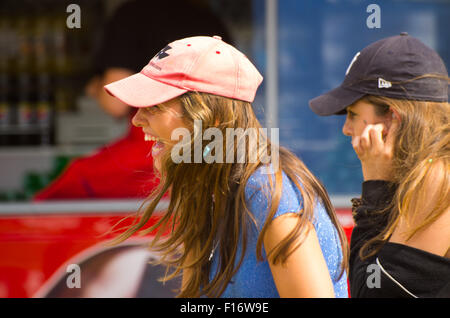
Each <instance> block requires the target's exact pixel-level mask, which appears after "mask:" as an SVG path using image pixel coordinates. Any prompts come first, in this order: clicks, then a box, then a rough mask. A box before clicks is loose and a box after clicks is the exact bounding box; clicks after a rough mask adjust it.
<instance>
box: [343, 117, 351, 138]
mask: <svg viewBox="0 0 450 318" xmlns="http://www.w3.org/2000/svg"><path fill="white" fill-rule="evenodd" d="M342 133H343V134H344V135H346V136H350V137H351V136H353V129H352V127H351V123H350V120H349V119H348V117H347V118H346V119H345V123H344V126H342Z"/></svg>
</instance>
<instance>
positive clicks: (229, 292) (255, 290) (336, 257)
mask: <svg viewBox="0 0 450 318" xmlns="http://www.w3.org/2000/svg"><path fill="white" fill-rule="evenodd" d="M271 178H272V182H273V180H275V179H274V176H273V175H272V177H271ZM282 184H283V188H282V195H281V200H280V204H279V207H278V210H277V211H276V213H275V215H274V218H276V217H279V216H280V215H283V214H285V213H292V212H298V211H300V210H301V209H302V196H301V193H300V191H299V190H298V189H297V187H296V186H295V184H294V183H293V182H292V181H291V180H290V178H289V177H288V176H287V175H286V174H285V173H284V172H283V173H282ZM268 185H269V176H268V174H267V173H266V169H265V167H261V168H259V169H257V170H256V171H255V172H254V173H253V175H252V176H250V178H249V179H248V182H247V185H246V187H245V199H246V203H247V208H248V209H249V210H250V212H251V213H252V214H253V215H254V217H255V219H256V221H257V225H258V229H255V228H254V227H253V230H250V231H249V233H248V236H249V237H248V243H247V250H246V254H245V256H244V259H243V262H242V264H241V266H240V268H239V270H238V272H237V273H236V274H235V275H234V276H233V278H232V279H231V281H230V283H229V284H228V286H227V288H226V290H225V291H224V293H223V294H222V296H221V297H224V298H228V297H231V298H247V297H248V298H278V297H280V296H279V294H278V291H277V288H276V286H275V282H274V280H273V277H272V272H271V270H270V267H269V263H268V261H267V260H266V258H265V256H266V254H265V251H264V247H263V256H264V261H258V260H257V259H256V242H257V239H258V235H259V232H260V231H261V229H262V227H263V225H264V222H265V221H266V217H267V214H268V213H269V204H268V203H269V202H270V201H269V200H270V193H269V191H264V190H263V189H268ZM313 224H314V228H315V230H316V234H317V237H318V239H319V243H320V247H321V249H322V253H323V256H324V258H325V261H326V264H327V267H328V270H329V273H330V276H331V279H332V282H333V286H334V293H335V296H336V297H340V298H345V297H348V290H347V275H346V273H344V274H343V275H342V276H341V277H340V278H339V274H340V272H341V261H342V248H341V244H340V240H339V235H338V232H337V230H336V228H335V226H334V225H333V223H332V222H331V220H330V218H329V216H328V214H327V212H326V210H325V208H324V206H323V205H322V204H321V203H320V202H319V203H318V204H316V208H315V211H314V220H313ZM240 253H241V249H240V248H239V250H238V253H237V258H239V256H240ZM217 261H218V259H217V253H214V255H213V258H212V260H211V262H212V264H211V265H212V266H211V275H210V277H211V278H212V277H213V275H214V273H215V271H216V270H217Z"/></svg>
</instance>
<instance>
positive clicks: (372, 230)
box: [349, 180, 396, 297]
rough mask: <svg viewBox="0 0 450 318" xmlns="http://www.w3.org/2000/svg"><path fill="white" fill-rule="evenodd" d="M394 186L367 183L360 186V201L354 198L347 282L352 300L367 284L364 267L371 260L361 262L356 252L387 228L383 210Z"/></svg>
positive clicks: (380, 182) (375, 182)
mask: <svg viewBox="0 0 450 318" xmlns="http://www.w3.org/2000/svg"><path fill="white" fill-rule="evenodd" d="M395 189H396V186H395V184H393V183H391V182H388V181H382V180H370V181H365V182H364V183H363V184H362V195H361V199H353V200H352V202H353V209H352V210H353V219H354V221H355V227H354V228H353V231H352V236H351V242H350V261H349V266H350V271H349V282H350V291H351V295H352V297H358V295H359V294H360V291H361V290H362V289H363V288H364V286H365V284H366V276H367V266H368V265H369V264H371V263H373V262H374V260H373V258H368V259H366V260H364V261H363V260H361V258H360V257H359V251H360V249H361V247H362V246H363V245H364V243H366V242H367V241H368V240H370V239H372V238H373V237H375V236H376V235H378V234H379V233H380V232H381V231H382V230H383V229H384V228H385V227H386V225H387V223H388V219H389V211H384V210H385V209H386V208H387V207H388V205H389V203H391V201H392V199H393V196H394V193H395Z"/></svg>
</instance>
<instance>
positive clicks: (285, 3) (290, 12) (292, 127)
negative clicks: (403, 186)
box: [253, 0, 450, 195]
mask: <svg viewBox="0 0 450 318" xmlns="http://www.w3.org/2000/svg"><path fill="white" fill-rule="evenodd" d="M372 3H375V4H377V5H378V6H379V7H380V10H381V16H380V17H381V27H380V28H373V29H370V28H368V27H367V24H366V20H367V18H368V17H369V16H370V15H371V13H370V12H369V13H368V12H366V10H367V7H368V6H369V5H370V4H372ZM265 14H266V11H265V2H264V1H261V0H254V1H253V15H254V16H253V21H254V29H255V30H260V29H261V26H264V25H265ZM277 18H278V25H277V34H278V74H279V76H278V91H279V95H278V101H279V102H278V126H279V128H280V144H281V145H283V146H285V147H287V148H288V149H290V150H291V151H293V152H294V153H295V154H296V155H298V156H299V157H300V158H301V159H302V160H303V161H304V162H305V163H306V165H307V166H308V167H309V168H310V169H311V170H312V172H313V173H314V174H315V175H316V176H318V177H319V179H320V180H321V181H322V182H323V183H324V185H325V186H326V188H327V190H328V192H329V193H330V194H331V195H353V194H355V193H360V191H361V182H362V173H361V166H360V163H359V160H358V158H357V157H356V155H355V154H354V152H353V149H352V147H351V143H350V138H349V137H346V136H344V135H343V134H342V125H343V124H344V121H345V116H330V117H319V116H317V115H315V114H314V113H313V112H312V111H311V110H310V108H309V106H308V101H309V100H310V99H311V98H314V97H316V96H318V95H320V94H322V93H324V92H326V91H328V90H330V89H332V88H334V87H336V86H338V85H339V84H340V83H341V82H342V80H343V79H344V74H345V71H346V69H347V67H348V65H349V63H350V61H351V60H352V58H353V56H354V55H355V54H356V53H357V52H358V51H360V50H361V49H363V48H364V47H365V46H367V45H368V44H370V43H372V42H374V41H377V40H379V39H381V38H384V37H389V36H392V35H397V34H399V33H400V32H403V31H405V32H408V33H409V34H410V35H412V36H414V37H417V38H419V39H420V40H421V41H423V42H424V43H425V44H427V45H428V46H430V47H431V48H433V49H435V50H436V51H437V52H438V53H439V54H440V55H441V57H442V58H443V60H444V62H445V64H446V65H447V67H448V65H450V32H449V30H450V1H433V0H429V1H411V0H410V1H407V0H404V1H401V0H398V1H376V2H375V1H356V0H353V1H352V0H327V1H326V0H305V1H299V0H279V1H278V14H277ZM253 41H254V42H253V53H254V59H255V61H256V64H257V66H258V68H260V69H261V70H262V71H263V72H264V70H265V69H266V56H265V50H264V45H265V43H264V41H265V38H264V36H263V35H262V34H261V32H259V33H258V32H255V33H254V37H253ZM264 90H265V87H264V85H263V86H262V88H261V90H260V92H259V95H260V96H262V95H264V93H265V92H264ZM260 100H261V99H260ZM266 107H267V105H266ZM258 116H260V117H261V120H262V122H264V112H259V113H258Z"/></svg>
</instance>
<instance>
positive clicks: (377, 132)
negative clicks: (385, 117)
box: [352, 124, 385, 159]
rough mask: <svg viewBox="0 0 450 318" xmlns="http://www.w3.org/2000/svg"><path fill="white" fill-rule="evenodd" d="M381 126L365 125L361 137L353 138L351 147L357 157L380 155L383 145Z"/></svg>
mask: <svg viewBox="0 0 450 318" xmlns="http://www.w3.org/2000/svg"><path fill="white" fill-rule="evenodd" d="M383 129H384V125H383V124H376V125H367V126H366V128H365V129H364V131H363V132H362V134H361V136H355V137H354V138H353V140H352V146H353V149H354V150H355V152H356V154H357V155H358V157H359V158H360V159H361V158H362V156H365V155H375V154H379V153H382V152H383V150H384V148H385V144H384V141H383Z"/></svg>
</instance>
